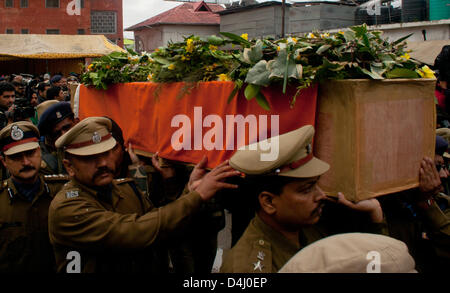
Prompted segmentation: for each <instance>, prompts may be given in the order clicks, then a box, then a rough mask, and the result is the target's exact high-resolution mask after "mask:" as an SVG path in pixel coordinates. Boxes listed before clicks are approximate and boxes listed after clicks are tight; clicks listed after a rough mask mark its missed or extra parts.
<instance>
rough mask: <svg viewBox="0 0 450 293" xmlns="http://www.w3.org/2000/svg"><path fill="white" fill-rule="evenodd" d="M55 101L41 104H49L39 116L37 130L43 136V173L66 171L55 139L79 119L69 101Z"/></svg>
mask: <svg viewBox="0 0 450 293" xmlns="http://www.w3.org/2000/svg"><path fill="white" fill-rule="evenodd" d="M55 102H56V103H55ZM55 102H52V101H46V102H44V103H42V105H43V106H44V104H45V106H47V105H49V106H48V108H47V109H46V110H45V111H43V113H42V114H41V115H40V118H39V124H38V128H39V132H40V133H41V135H42V136H43V137H44V141H43V142H41V143H40V145H41V150H42V159H43V161H44V162H45V166H43V168H42V173H43V174H62V173H66V171H65V170H64V166H63V165H62V154H58V152H57V150H56V148H55V141H56V140H57V139H58V138H59V137H60V136H61V135H63V134H64V133H66V132H67V131H68V130H69V129H70V128H72V127H73V126H74V125H75V124H77V123H78V122H79V119H78V118H75V115H74V113H73V111H72V108H71V106H70V103H68V102H57V101H55Z"/></svg>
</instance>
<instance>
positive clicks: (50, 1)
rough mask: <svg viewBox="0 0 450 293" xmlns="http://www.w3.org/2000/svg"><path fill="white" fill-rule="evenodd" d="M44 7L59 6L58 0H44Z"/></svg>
mask: <svg viewBox="0 0 450 293" xmlns="http://www.w3.org/2000/svg"><path fill="white" fill-rule="evenodd" d="M45 7H46V8H59V0H45Z"/></svg>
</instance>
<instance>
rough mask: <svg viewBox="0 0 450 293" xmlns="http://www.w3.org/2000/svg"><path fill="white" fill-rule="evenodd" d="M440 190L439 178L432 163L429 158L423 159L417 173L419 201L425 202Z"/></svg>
mask: <svg viewBox="0 0 450 293" xmlns="http://www.w3.org/2000/svg"><path fill="white" fill-rule="evenodd" d="M441 189H442V185H441V178H440V176H439V173H438V171H437V169H436V166H435V164H434V161H433V160H432V159H430V158H429V157H425V158H423V160H422V162H421V163H420V171H419V190H420V192H421V199H422V200H426V199H428V198H430V197H431V196H433V195H435V194H437V193H439V191H440V190H441Z"/></svg>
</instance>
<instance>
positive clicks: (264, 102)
mask: <svg viewBox="0 0 450 293" xmlns="http://www.w3.org/2000/svg"><path fill="white" fill-rule="evenodd" d="M256 102H257V103H258V105H260V106H261V107H262V108H263V109H264V110H267V111H270V105H269V102H267V100H266V97H265V96H264V95H263V93H261V92H258V94H257V95H256Z"/></svg>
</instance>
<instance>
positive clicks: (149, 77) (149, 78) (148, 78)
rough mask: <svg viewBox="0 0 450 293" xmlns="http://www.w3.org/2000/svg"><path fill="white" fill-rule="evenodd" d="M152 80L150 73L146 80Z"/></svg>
mask: <svg viewBox="0 0 450 293" xmlns="http://www.w3.org/2000/svg"><path fill="white" fill-rule="evenodd" d="M152 79H153V74H151V73H150V74H149V75H148V76H147V80H148V81H151V80H152Z"/></svg>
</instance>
